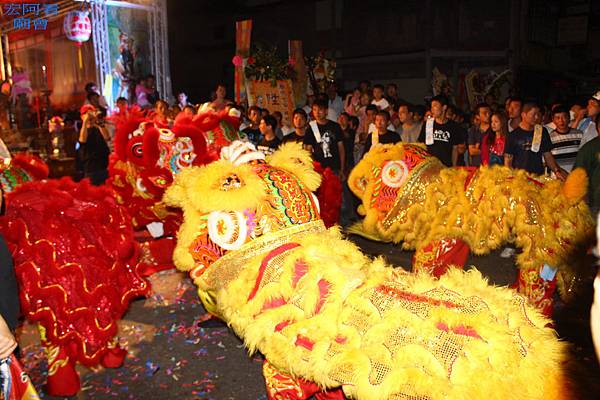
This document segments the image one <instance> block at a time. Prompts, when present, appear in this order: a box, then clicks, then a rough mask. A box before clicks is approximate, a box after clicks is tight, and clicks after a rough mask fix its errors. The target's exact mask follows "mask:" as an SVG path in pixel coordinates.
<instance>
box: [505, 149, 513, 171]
mask: <svg viewBox="0 0 600 400" xmlns="http://www.w3.org/2000/svg"><path fill="white" fill-rule="evenodd" d="M512 159H513V156H512V154H508V153H504V166H505V167H508V168H512Z"/></svg>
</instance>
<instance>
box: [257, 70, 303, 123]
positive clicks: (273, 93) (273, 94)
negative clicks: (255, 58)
mask: <svg viewBox="0 0 600 400" xmlns="http://www.w3.org/2000/svg"><path fill="white" fill-rule="evenodd" d="M246 90H247V91H248V104H249V105H250V106H258V107H260V108H266V109H267V110H269V112H270V113H271V114H272V113H274V112H275V111H279V112H280V113H281V115H282V116H283V119H282V123H283V125H284V126H292V113H293V112H294V96H293V92H292V82H291V81H290V80H278V81H276V84H275V86H273V84H272V82H271V81H254V80H252V81H247V82H246Z"/></svg>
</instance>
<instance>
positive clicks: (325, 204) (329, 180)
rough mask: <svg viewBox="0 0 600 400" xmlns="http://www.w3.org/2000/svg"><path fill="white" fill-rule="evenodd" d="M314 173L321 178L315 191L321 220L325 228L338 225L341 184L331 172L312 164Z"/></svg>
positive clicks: (328, 169)
mask: <svg viewBox="0 0 600 400" xmlns="http://www.w3.org/2000/svg"><path fill="white" fill-rule="evenodd" d="M314 166H315V171H317V172H319V173H320V174H321V176H322V181H321V186H320V187H319V189H317V193H316V194H317V199H318V200H319V205H320V207H321V219H322V220H323V222H324V223H325V226H326V227H328V228H329V227H331V226H333V225H335V224H337V223H339V219H340V208H341V207H342V182H341V181H340V178H338V177H337V175H335V174H334V173H333V171H332V170H331V168H325V169H323V167H321V165H320V164H319V163H317V162H315V163H314Z"/></svg>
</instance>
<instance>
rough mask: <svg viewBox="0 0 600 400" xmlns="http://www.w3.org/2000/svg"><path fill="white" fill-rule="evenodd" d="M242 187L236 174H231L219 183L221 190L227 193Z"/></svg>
mask: <svg viewBox="0 0 600 400" xmlns="http://www.w3.org/2000/svg"><path fill="white" fill-rule="evenodd" d="M240 187H242V181H241V179H240V177H239V176H237V175H236V174H231V175H229V176H228V177H226V178H225V179H223V181H222V182H221V190H224V191H228V190H233V189H239V188H240Z"/></svg>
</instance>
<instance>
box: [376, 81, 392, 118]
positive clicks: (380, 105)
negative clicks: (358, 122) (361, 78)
mask: <svg viewBox="0 0 600 400" xmlns="http://www.w3.org/2000/svg"><path fill="white" fill-rule="evenodd" d="M371 104H373V105H375V106H376V107H377V109H378V110H379V111H388V112H389V111H390V103H389V102H388V101H387V100H386V99H385V97H383V85H379V84H377V85H374V86H373V101H371Z"/></svg>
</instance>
